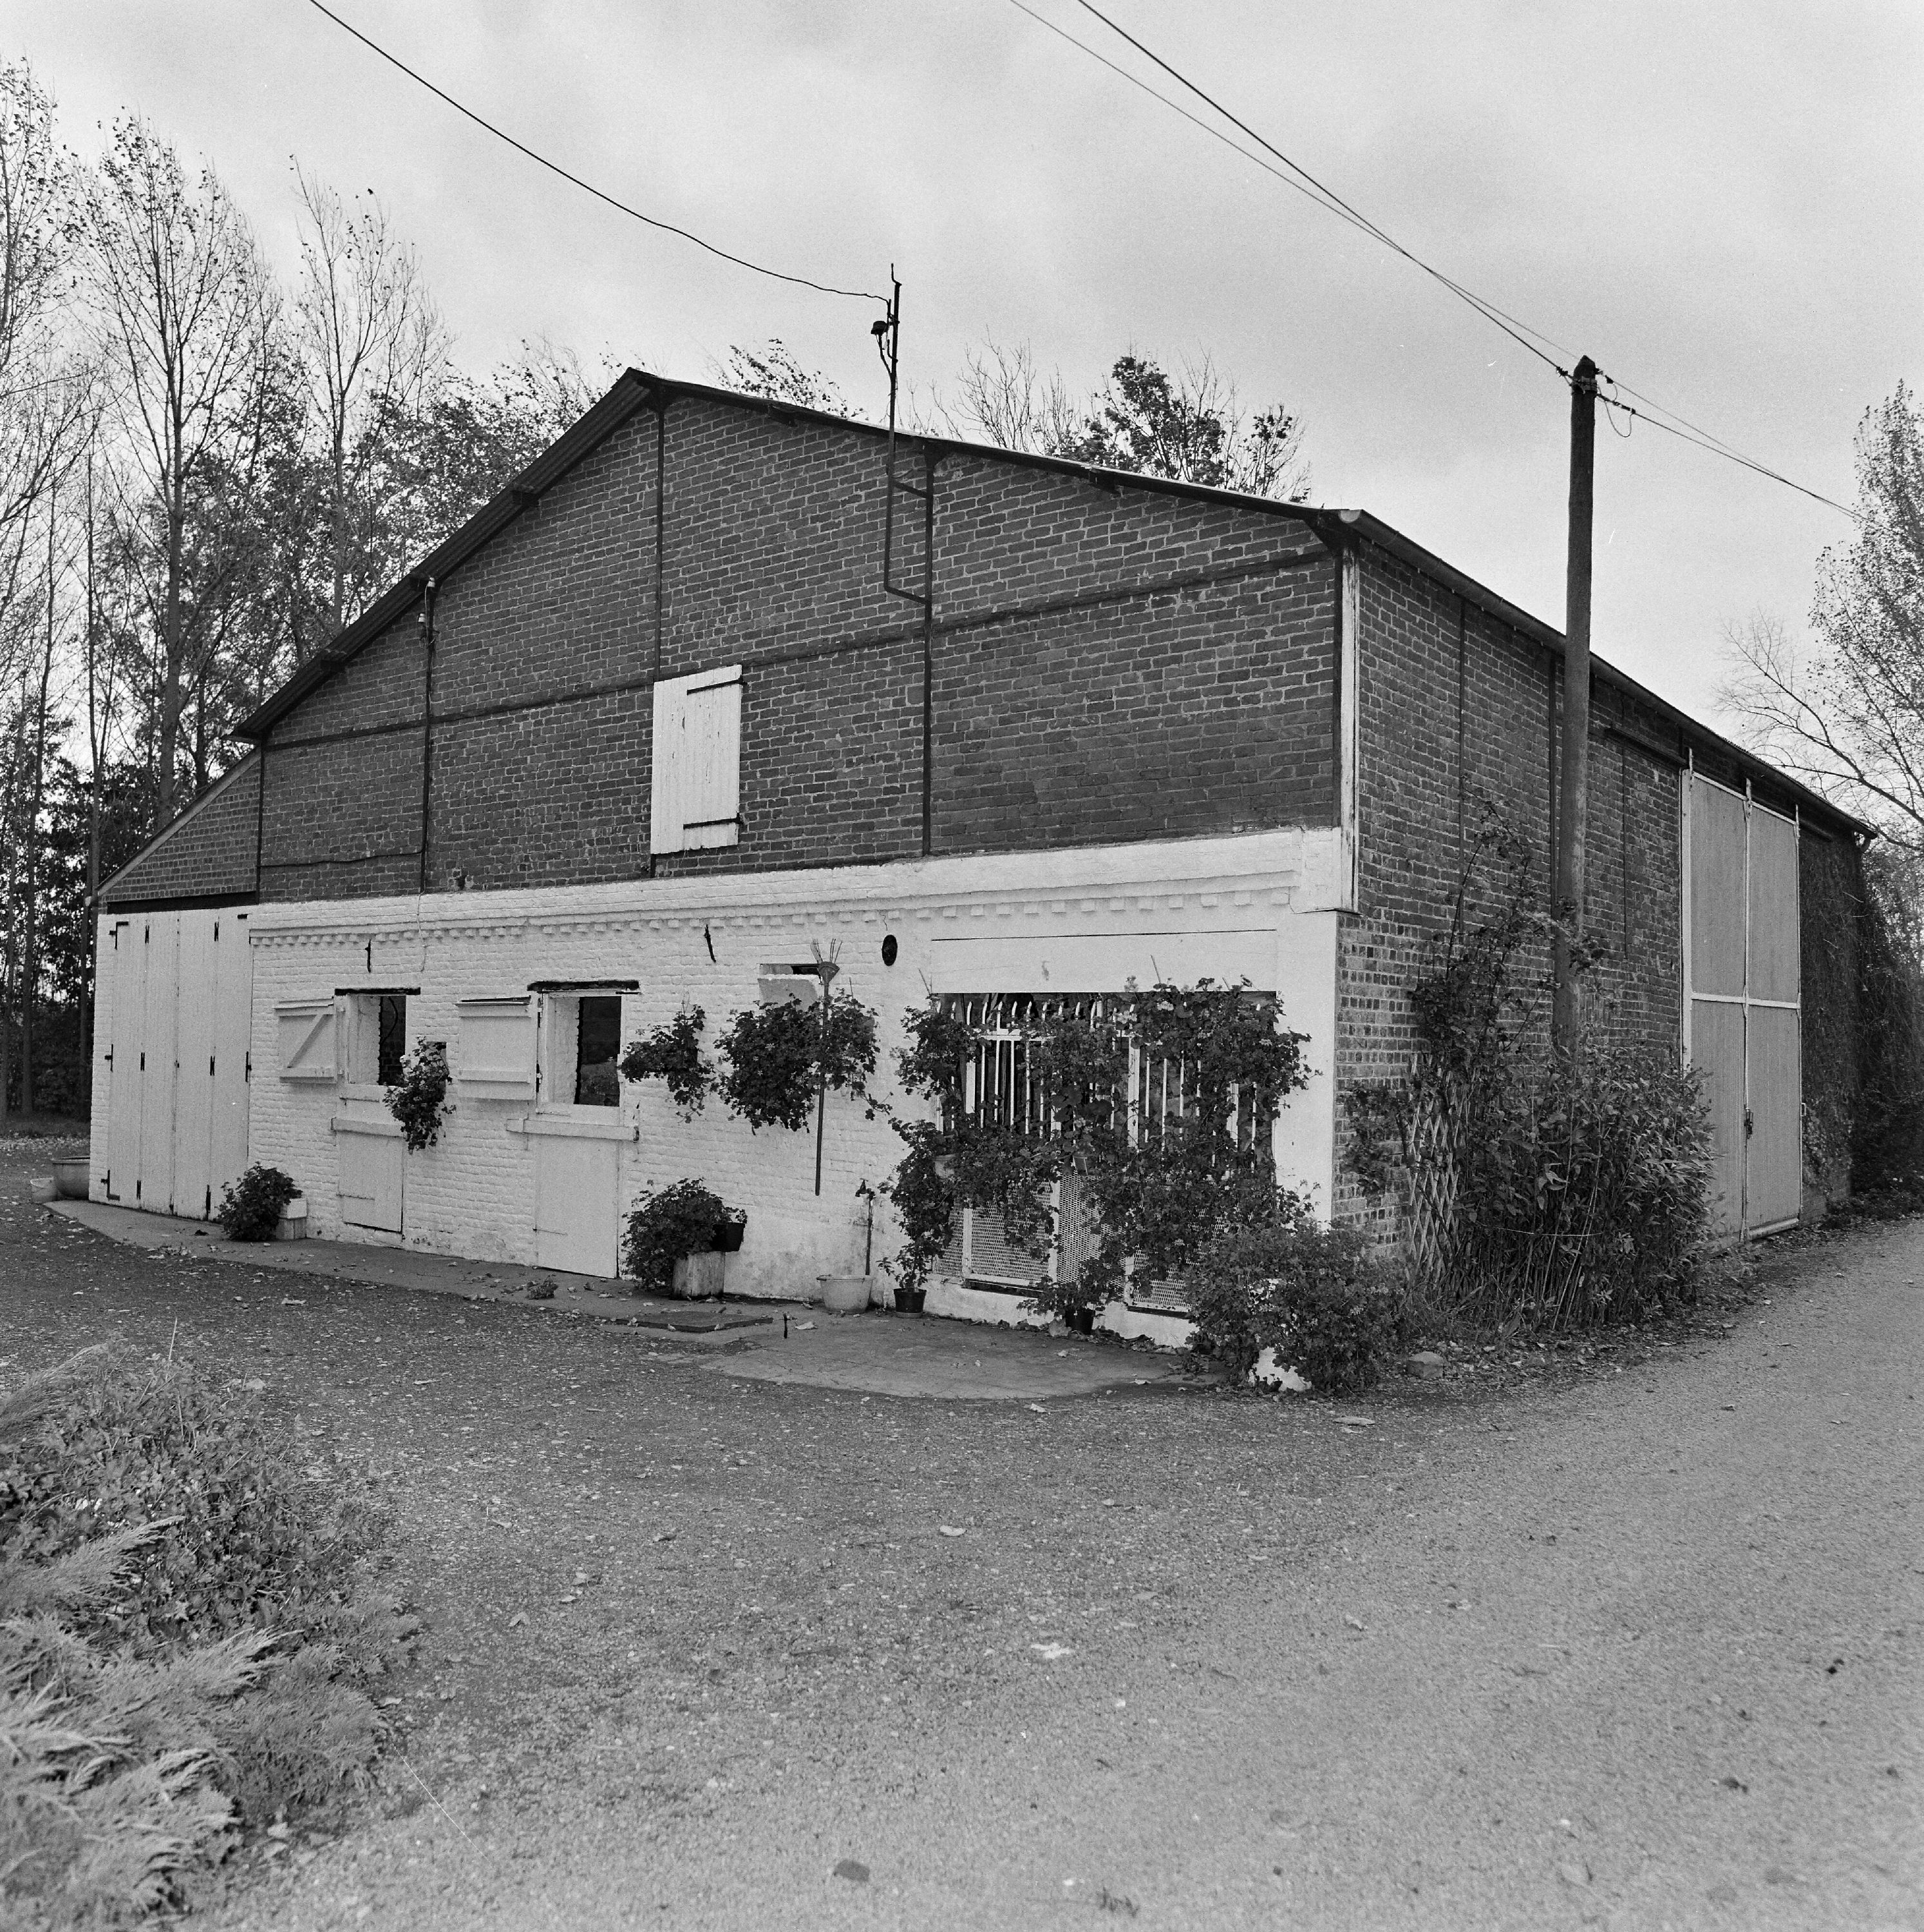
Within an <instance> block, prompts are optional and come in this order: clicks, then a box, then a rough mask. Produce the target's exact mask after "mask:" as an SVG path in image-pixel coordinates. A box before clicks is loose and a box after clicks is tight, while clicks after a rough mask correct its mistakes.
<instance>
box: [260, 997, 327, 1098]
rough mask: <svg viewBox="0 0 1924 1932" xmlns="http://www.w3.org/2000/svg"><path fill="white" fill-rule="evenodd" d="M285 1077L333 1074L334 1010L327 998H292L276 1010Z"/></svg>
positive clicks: (321, 1077) (305, 1078)
mask: <svg viewBox="0 0 1924 1932" xmlns="http://www.w3.org/2000/svg"><path fill="white" fill-rule="evenodd" d="M274 1031H275V1033H276V1034H277V1037H278V1040H279V1043H280V1077H281V1079H283V1080H331V1079H333V1078H334V1001H332V1000H331V999H328V1000H290V1001H287V1002H286V1003H285V1004H282V1005H280V1006H277V1007H275V1008H274Z"/></svg>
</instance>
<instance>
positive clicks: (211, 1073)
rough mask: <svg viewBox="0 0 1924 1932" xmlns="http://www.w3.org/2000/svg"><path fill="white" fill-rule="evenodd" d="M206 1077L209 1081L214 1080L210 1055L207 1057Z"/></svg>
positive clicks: (212, 1060) (212, 1057)
mask: <svg viewBox="0 0 1924 1932" xmlns="http://www.w3.org/2000/svg"><path fill="white" fill-rule="evenodd" d="M207 1077H208V1079H210V1080H211V1079H213V1078H214V1056H213V1055H212V1054H211V1053H210V1054H209V1055H208V1056H207Z"/></svg>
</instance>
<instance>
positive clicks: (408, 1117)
mask: <svg viewBox="0 0 1924 1932" xmlns="http://www.w3.org/2000/svg"><path fill="white" fill-rule="evenodd" d="M448 1077H449V1076H448V1046H447V1043H446V1042H445V1040H423V1041H421V1043H420V1044H419V1045H418V1046H416V1047H415V1050H414V1051H413V1052H412V1053H411V1054H409V1055H408V1057H407V1058H406V1060H404V1061H403V1062H402V1063H401V1078H400V1085H398V1086H395V1087H391V1088H388V1112H389V1113H391V1115H394V1118H395V1119H396V1120H397V1121H400V1124H401V1138H402V1139H403V1140H404V1141H406V1142H407V1144H408V1146H409V1148H410V1149H411V1150H412V1151H413V1152H415V1154H418V1153H420V1152H421V1149H422V1148H431V1147H432V1146H433V1145H434V1143H435V1142H436V1140H437V1139H439V1137H440V1133H441V1116H442V1112H443V1110H444V1109H445V1106H446V1104H447V1100H448Z"/></svg>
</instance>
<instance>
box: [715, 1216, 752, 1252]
mask: <svg viewBox="0 0 1924 1932" xmlns="http://www.w3.org/2000/svg"><path fill="white" fill-rule="evenodd" d="M747 1232H748V1216H747V1215H746V1214H745V1213H743V1212H742V1211H741V1210H739V1209H737V1210H736V1212H735V1213H734V1214H731V1215H730V1216H729V1217H727V1220H722V1221H718V1222H717V1223H715V1253H717V1254H718V1255H739V1253H741V1252H742V1236H743V1235H745V1234H746V1233H747Z"/></svg>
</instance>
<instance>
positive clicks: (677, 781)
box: [648, 664, 742, 852]
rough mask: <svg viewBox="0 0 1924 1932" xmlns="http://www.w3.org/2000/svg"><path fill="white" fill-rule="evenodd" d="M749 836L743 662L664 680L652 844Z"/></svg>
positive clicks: (683, 845) (700, 845) (712, 842)
mask: <svg viewBox="0 0 1924 1932" xmlns="http://www.w3.org/2000/svg"><path fill="white" fill-rule="evenodd" d="M741 839H742V667H741V666H740V665H739V664H722V665H719V666H718V667H715V669H713V670H703V671H696V672H694V673H692V674H691V675H690V676H686V677H666V678H661V679H658V680H657V681H656V683H655V740H654V756H653V759H652V764H651V768H650V775H649V823H648V845H649V850H650V851H651V852H691V851H698V850H703V849H706V848H709V847H715V846H722V845H736V844H740V843H741Z"/></svg>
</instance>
